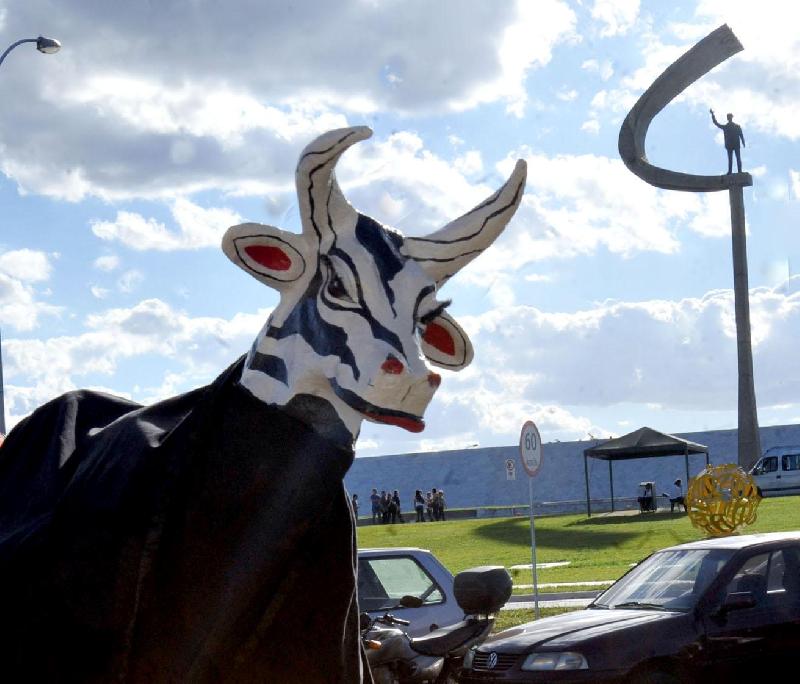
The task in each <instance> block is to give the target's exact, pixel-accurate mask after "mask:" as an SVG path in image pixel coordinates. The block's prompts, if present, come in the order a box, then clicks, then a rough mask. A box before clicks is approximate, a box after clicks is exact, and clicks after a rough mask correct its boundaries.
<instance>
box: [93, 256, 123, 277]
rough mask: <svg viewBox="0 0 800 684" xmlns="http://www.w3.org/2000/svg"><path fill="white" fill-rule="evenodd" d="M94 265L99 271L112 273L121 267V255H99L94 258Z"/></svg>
mask: <svg viewBox="0 0 800 684" xmlns="http://www.w3.org/2000/svg"><path fill="white" fill-rule="evenodd" d="M93 265H94V267H95V268H96V269H97V270H99V271H105V272H106V273H110V272H111V271H113V270H115V269H117V268H119V257H118V256H116V255H114V254H108V255H106V256H101V257H97V259H95V260H94V264H93Z"/></svg>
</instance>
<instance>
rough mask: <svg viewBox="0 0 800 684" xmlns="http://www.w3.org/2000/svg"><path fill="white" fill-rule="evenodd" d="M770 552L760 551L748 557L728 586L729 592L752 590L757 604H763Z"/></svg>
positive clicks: (727, 591) (727, 590)
mask: <svg viewBox="0 0 800 684" xmlns="http://www.w3.org/2000/svg"><path fill="white" fill-rule="evenodd" d="M770 555H774V554H769V553H759V554H757V555H755V556H751V557H750V558H748V559H747V560H746V561H745V562H744V564H743V565H742V567H741V568H739V570H738V572H737V573H736V574H735V575H734V576H733V579H732V580H731V581H730V582H729V583H728V586H727V587H726V593H727V594H735V593H739V592H744V591H747V592H750V593H751V594H752V595H753V598H754V599H755V600H756V606H757V607H758V606H759V605H762V604H763V603H764V601H765V599H766V595H767V577H768V574H769V562H770Z"/></svg>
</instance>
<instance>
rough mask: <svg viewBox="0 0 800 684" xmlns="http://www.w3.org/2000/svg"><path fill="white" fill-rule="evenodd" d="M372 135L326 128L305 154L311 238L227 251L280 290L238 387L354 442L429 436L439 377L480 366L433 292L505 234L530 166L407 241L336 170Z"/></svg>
mask: <svg viewBox="0 0 800 684" xmlns="http://www.w3.org/2000/svg"><path fill="white" fill-rule="evenodd" d="M371 134H372V131H371V130H370V129H369V128H367V127H365V126H358V127H355V128H344V129H340V130H335V131H330V132H328V133H325V134H324V135H321V136H320V137H319V138H317V139H316V140H314V142H312V143H311V144H310V145H308V147H306V149H305V150H304V151H303V153H302V155H301V156H300V160H299V162H298V164H297V171H296V183H297V195H298V200H299V208H300V216H301V219H302V226H303V232H302V234H300V235H297V234H295V233H288V232H286V231H283V230H280V229H278V228H274V227H272V226H266V225H261V224H257V223H243V224H241V225H238V226H233V227H232V228H229V229H228V231H227V233H226V234H225V237H224V238H223V241H222V248H223V250H224V252H225V254H227V255H228V257H229V258H230V259H231V260H232V261H233V262H234V263H236V264H238V265H239V266H240V267H241V268H243V269H244V270H245V271H247V272H248V273H250V274H251V275H253V276H254V277H256V278H257V279H258V280H260V281H261V282H263V283H265V284H267V285H269V286H271V287H274V288H275V289H277V290H278V291H279V292H280V302H279V304H278V306H277V307H276V308H275V310H274V311H273V313H272V315H271V316H270V318H269V320H268V321H267V323H266V324H265V326H264V328H263V329H262V330H261V332H260V333H259V335H258V337H257V338H256V340H255V342H254V344H253V347H252V348H251V350H250V353H249V354H248V357H247V359H246V361H245V367H244V371H243V373H242V378H241V383H242V385H244V386H245V387H246V388H247V389H248V390H250V392H252V393H253V394H254V395H255V396H256V397H258V398H259V399H261V400H262V401H264V402H266V403H269V404H276V405H279V406H284V407H286V409H287V410H288V411H290V412H291V413H293V414H294V415H296V416H297V417H299V418H300V419H302V420H304V421H305V422H307V423H309V424H311V425H312V427H314V428H315V429H316V430H317V431H319V432H322V433H323V434H326V435H327V436H329V437H331V438H332V439H335V440H336V441H338V442H340V443H347V444H348V445H351V444H352V442H353V440H354V439H355V438H356V437H357V436H358V432H359V430H360V426H361V421H362V420H363V419H367V420H371V421H374V422H378V423H387V424H392V425H398V426H400V427H402V428H405V429H407V430H410V431H412V432H419V431H421V430H423V429H424V427H425V423H424V422H423V420H422V416H423V414H424V412H425V408H426V407H427V405H428V403H429V402H430V400H431V397H432V396H433V393H434V392H435V391H436V388H437V387H438V386H439V383H440V377H439V375H437V374H436V373H433V372H432V371H431V370H430V368H429V367H428V365H427V363H426V359H427V361H429V362H430V363H432V364H433V365H435V366H439V367H442V368H449V369H451V370H459V369H461V368H463V367H465V366H466V365H467V364H469V362H470V361H471V360H472V346H471V344H470V342H469V339H468V338H467V336H466V334H465V333H464V331H463V330H462V329H461V328H460V327H459V326H458V324H456V322H455V321H454V320H453V319H452V318H451V317H450V316H448V315H447V313H445V311H444V309H445V307H446V306H447V302H445V303H442V302H439V301H438V300H437V299H436V293H437V289H438V288H439V286H441V285H442V284H443V283H444V282H445V281H446V280H447V279H448V278H450V277H451V276H452V275H453V274H454V273H456V272H457V271H458V270H459V269H460V268H462V267H463V266H464V265H466V264H467V263H469V262H470V261H471V260H472V259H474V258H475V257H476V256H477V255H478V254H480V253H481V252H482V251H483V250H484V249H486V248H487V247H488V246H489V245H490V244H491V243H492V242H493V241H494V239H495V238H496V237H497V236H498V235H499V234H500V232H501V231H502V230H503V228H504V227H505V225H506V223H507V222H508V221H509V219H510V218H511V217H512V216H513V214H514V212H515V211H516V208H517V206H518V205H519V202H520V199H521V197H522V193H523V189H524V187H525V163H524V162H523V161H518V162H517V165H516V167H515V169H514V172H513V173H512V175H511V177H510V178H509V179H508V181H506V183H505V185H503V187H502V188H500V190H499V191H497V192H496V193H495V194H494V195H492V196H491V197H489V198H488V199H487V200H485V201H484V202H482V203H481V204H479V205H478V206H477V207H475V208H474V209H473V210H472V211H470V212H468V213H467V214H465V215H464V216H461V217H460V218H458V219H456V220H455V221H453V222H452V223H450V224H448V225H447V226H445V227H444V228H442V229H440V230H438V231H436V232H435V233H433V234H432V235H428V236H427V237H413V238H412V237H403V236H402V235H401V234H400V233H398V232H397V231H395V230H393V229H391V228H388V227H386V226H383V225H381V224H380V223H378V222H377V221H375V220H374V219H372V218H370V217H368V216H365V215H363V214H360V213H358V212H357V211H356V210H355V209H353V207H351V206H350V204H348V203H347V201H346V200H345V198H344V196H343V195H342V193H341V191H340V189H339V185H338V183H337V182H336V178H335V175H334V166H335V165H336V162H337V161H338V159H339V157H340V156H341V154H342V153H343V152H344V151H345V150H346V149H347V148H348V147H350V146H351V145H352V144H354V143H356V142H358V141H361V140H365V139H366V138H368V137H369V136H370V135H371Z"/></svg>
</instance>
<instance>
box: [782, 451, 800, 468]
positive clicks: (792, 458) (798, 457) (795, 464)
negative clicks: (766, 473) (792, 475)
mask: <svg viewBox="0 0 800 684" xmlns="http://www.w3.org/2000/svg"><path fill="white" fill-rule="evenodd" d="M782 460H783V464H782V465H783V469H784V470H800V454H786V455H785V456H784V457H783V459H782Z"/></svg>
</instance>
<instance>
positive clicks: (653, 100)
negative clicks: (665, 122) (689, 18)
mask: <svg viewBox="0 0 800 684" xmlns="http://www.w3.org/2000/svg"><path fill="white" fill-rule="evenodd" d="M743 49H744V48H743V47H742V44H741V43H740V42H739V39H738V38H737V37H736V36H735V35H734V34H733V31H731V30H730V28H729V27H728V26H727V24H723V25H722V26H720V27H719V28H718V29H716V30H715V31H713V32H711V33H709V34H708V35H707V36H706V37H705V38H703V40H701V41H700V42H699V43H697V45H695V46H694V47H693V48H692V49H691V50H689V51H688V52H686V53H684V54H683V55H682V56H681V57H680V58H679V59H678V60H676V61H675V62H673V63H672V64H671V65H670V66H669V67H667V69H666V70H665V71H664V73H662V74H661V76H659V77H658V78H657V79H656V80H655V81H653V85H651V86H650V87H649V88H648V89H647V90H646V91H645V92H644V94H643V95H642V96H641V97H640V98H639V99H638V100H637V102H636V104H635V105H634V106H633V109H631V111H630V112H628V116H626V117H625V121H623V122H622V128H620V130H619V143H618V148H619V156H620V157H622V161H623V162H625V166H627V167H628V169H630V170H631V172H633V173H635V174H636V175H637V176H639V178H641V179H642V180H643V181H645V182H647V183H650V185H655V186H656V187H657V188H662V189H664V190H684V191H687V192H714V191H717V190H728V189H729V188H731V187H734V186H738V187H744V186H749V185H752V184H753V178H752V176H751V175H750V174H749V173H736V174H727V175H719V176H701V175H695V174H691V173H681V172H679V171H670V170H669V169H664V168H661V167H659V166H655V165H654V164H651V163H650V162H649V161H648V160H647V156H646V154H645V138H646V137H647V130H648V128H649V127H650V122H651V121H652V120H653V119H654V118H655V117H656V115H657V114H658V113H659V112H660V111H661V110H662V109H664V107H666V106H667V105H668V104H669V103H670V102H672V100H674V99H675V98H676V97H677V96H678V95H680V94H681V93H682V92H683V91H684V90H686V88H688V87H689V86H690V85H692V83H694V82H695V81H696V80H697V79H699V78H700V77H701V76H704V75H705V74H707V73H708V72H709V71H711V70H712V69H713V68H714V67H715V66H718V65H719V64H721V63H722V62H724V61H725V60H726V59H728V58H729V57H732V56H733V55H735V54H736V53H737V52H741V51H742V50H743Z"/></svg>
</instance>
